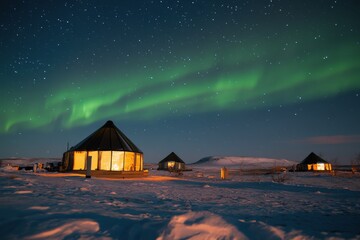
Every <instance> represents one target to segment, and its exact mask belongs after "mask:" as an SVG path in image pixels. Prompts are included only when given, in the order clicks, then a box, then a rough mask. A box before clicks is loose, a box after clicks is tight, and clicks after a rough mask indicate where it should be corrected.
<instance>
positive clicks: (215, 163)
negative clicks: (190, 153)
mask: <svg viewBox="0 0 360 240" xmlns="http://www.w3.org/2000/svg"><path fill="white" fill-rule="evenodd" d="M296 164H297V162H294V161H290V160H286V159H275V158H256V157H236V156H210V157H205V158H202V159H200V160H199V161H197V162H195V163H193V166H195V167H216V168H219V167H230V168H247V169H249V168H272V167H290V166H293V165H296Z"/></svg>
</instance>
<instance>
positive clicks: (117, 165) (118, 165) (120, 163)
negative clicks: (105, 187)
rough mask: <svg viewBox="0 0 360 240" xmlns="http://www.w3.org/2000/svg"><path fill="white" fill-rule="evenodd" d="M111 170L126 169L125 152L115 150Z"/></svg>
mask: <svg viewBox="0 0 360 240" xmlns="http://www.w3.org/2000/svg"><path fill="white" fill-rule="evenodd" d="M111 170H113V171H123V170H124V152H119V151H113V152H112V163H111Z"/></svg>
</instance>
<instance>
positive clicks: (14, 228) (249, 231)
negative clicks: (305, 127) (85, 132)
mask: <svg viewBox="0 0 360 240" xmlns="http://www.w3.org/2000/svg"><path fill="white" fill-rule="evenodd" d="M270 161H271V160H270ZM259 162H260V161H259ZM222 163H224V162H222ZM229 164H230V163H229ZM263 164H264V162H262V163H261V164H260V165H258V166H257V167H259V168H260V167H262V166H263ZM244 165H245V164H244ZM265 165H266V164H265ZM268 165H270V163H268ZM222 166H223V164H221V167H222ZM227 167H228V166H227ZM192 168H193V171H189V172H184V175H182V176H176V175H171V174H170V173H168V172H166V171H156V170H150V171H149V177H146V178H139V179H109V178H107V179H102V178H95V177H93V178H85V176H83V175H79V174H68V173H46V172H40V173H33V172H32V171H15V170H14V169H13V168H11V167H4V168H1V169H0V213H1V214H0V236H1V239H159V240H161V239H164V240H165V239H261V240H262V239H359V238H360V228H359V223H360V202H359V199H360V174H359V173H356V174H352V173H351V172H338V173H337V174H336V175H334V176H333V175H331V174H330V173H311V172H310V173H305V172H303V173H301V172H285V173H280V174H275V173H274V174H266V173H264V172H263V171H260V172H259V173H256V170H255V169H253V170H252V171H248V172H246V171H242V170H239V169H237V168H235V167H234V169H232V171H230V174H229V179H226V180H221V179H220V167H219V168H216V167H215V166H214V165H211V164H210V165H209V166H206V164H204V163H203V164H201V165H193V166H192ZM229 168H231V165H230V167H229ZM281 176H286V178H285V180H284V181H283V182H281V181H276V179H278V177H281ZM274 180H275V181H274Z"/></svg>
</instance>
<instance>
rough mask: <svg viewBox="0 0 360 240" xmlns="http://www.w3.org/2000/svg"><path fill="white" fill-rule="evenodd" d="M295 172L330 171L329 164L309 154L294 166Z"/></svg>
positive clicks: (313, 154)
mask: <svg viewBox="0 0 360 240" xmlns="http://www.w3.org/2000/svg"><path fill="white" fill-rule="evenodd" d="M296 170H297V171H331V170H332V166H331V164H330V163H328V162H327V161H325V160H324V159H322V158H321V157H319V156H318V155H316V154H315V153H313V152H312V153H310V154H309V156H307V157H306V158H305V159H304V160H303V161H302V162H301V163H300V164H298V165H296Z"/></svg>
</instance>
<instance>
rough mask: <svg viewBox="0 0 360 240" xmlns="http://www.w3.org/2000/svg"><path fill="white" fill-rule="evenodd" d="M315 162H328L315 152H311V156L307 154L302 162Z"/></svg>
mask: <svg viewBox="0 0 360 240" xmlns="http://www.w3.org/2000/svg"><path fill="white" fill-rule="evenodd" d="M314 163H328V162H327V161H325V160H324V159H322V158H321V157H319V156H318V155H316V154H315V153H313V152H312V153H310V154H309V156H307V157H306V158H305V159H304V160H303V161H302V162H301V164H314Z"/></svg>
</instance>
